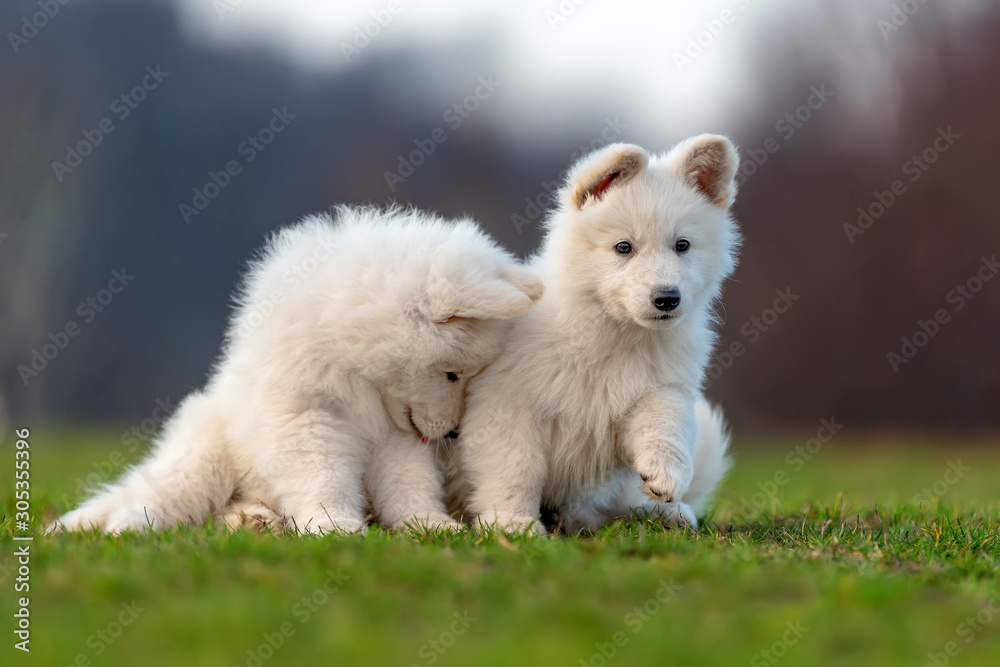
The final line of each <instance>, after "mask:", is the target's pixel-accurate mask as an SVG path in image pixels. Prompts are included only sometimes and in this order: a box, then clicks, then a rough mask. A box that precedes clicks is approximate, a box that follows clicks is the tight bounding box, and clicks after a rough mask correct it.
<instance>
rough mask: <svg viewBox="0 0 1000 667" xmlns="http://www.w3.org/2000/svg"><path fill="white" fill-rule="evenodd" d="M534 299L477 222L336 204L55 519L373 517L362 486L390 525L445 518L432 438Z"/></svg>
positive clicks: (300, 522) (111, 526) (521, 272)
mask: <svg viewBox="0 0 1000 667" xmlns="http://www.w3.org/2000/svg"><path fill="white" fill-rule="evenodd" d="M540 294H541V283H540V282H539V280H538V279H537V278H536V277H535V275H534V274H532V273H531V272H529V271H527V270H526V269H524V268H522V267H521V266H520V265H519V264H518V262H517V261H516V260H515V259H514V258H513V257H512V256H511V255H510V254H509V253H507V252H505V251H503V250H501V249H500V248H499V247H498V246H497V245H496V244H495V243H494V242H493V241H492V240H490V238H489V237H487V236H486V235H485V234H484V233H483V232H482V231H481V230H480V229H479V228H478V227H477V226H476V225H475V224H474V223H472V222H470V221H459V222H454V223H453V222H446V221H444V220H441V219H439V218H436V217H434V216H431V215H429V214H426V213H421V212H418V211H412V210H411V211H401V210H398V209H394V210H391V211H388V212H385V213H383V212H380V211H377V210H374V209H352V208H347V207H343V208H340V209H338V210H337V212H336V220H333V219H331V218H330V217H329V216H313V217H310V218H307V219H306V220H304V221H303V222H301V223H300V224H298V225H295V226H292V227H289V228H287V229H284V230H282V231H280V232H278V233H277V234H275V235H274V236H273V237H272V238H271V239H270V241H269V242H268V244H267V246H266V247H265V249H264V251H263V252H262V253H261V256H260V257H259V259H257V260H256V261H255V262H253V263H252V265H251V268H250V271H249V274H248V275H247V278H246V281H245V284H244V287H243V290H242V292H241V293H240V296H239V306H238V308H237V310H236V312H235V314H234V316H233V319H232V322H231V325H230V328H229V332H228V336H227V340H226V344H225V348H224V351H223V354H222V357H221V359H220V360H219V362H218V365H217V367H216V369H215V371H214V373H213V374H212V376H211V377H210V379H209V381H208V384H207V385H206V387H205V388H204V389H203V390H201V391H196V392H194V393H192V394H191V395H189V396H188V397H187V398H186V399H185V400H184V401H183V402H182V403H181V405H180V407H179V408H178V410H177V413H176V414H175V415H174V416H173V417H172V418H171V419H170V421H169V422H168V424H167V426H166V429H165V430H164V432H163V434H162V435H161V436H160V437H159V438H158V439H157V441H156V443H155V445H154V450H153V452H152V453H151V455H150V456H149V457H148V458H147V459H146V460H145V461H144V462H142V463H141V464H140V465H138V466H137V467H135V468H133V469H132V470H130V471H129V472H128V473H126V474H125V475H124V476H123V477H122V479H120V480H119V481H118V482H116V483H114V484H112V485H110V486H109V487H107V488H105V489H104V490H103V491H101V492H99V493H98V494H97V495H96V496H94V497H93V498H91V499H90V500H88V501H86V502H85V503H84V504H83V505H82V506H81V507H79V508H78V509H76V510H74V511H72V512H69V513H68V514H66V515H65V516H63V517H62V518H61V519H59V521H58V522H57V523H56V524H55V527H57V528H59V527H61V528H65V529H70V530H76V529H86V528H90V527H96V528H100V529H103V530H106V531H108V532H117V531H121V530H127V529H140V530H141V529H146V528H147V527H150V526H152V527H168V526H170V525H172V524H174V523H175V522H178V521H184V522H191V523H200V522H202V521H203V520H204V519H205V518H206V517H207V515H208V514H209V513H211V512H221V511H223V510H225V509H226V508H227V506H228V505H229V503H230V500H231V499H232V498H233V497H234V494H236V495H237V496H238V497H239V498H242V499H243V500H244V502H247V501H249V502H251V503H255V504H256V505H257V506H259V505H263V506H264V507H265V508H271V509H273V510H275V511H276V512H278V513H279V514H281V515H284V516H285V517H286V518H287V519H288V521H289V522H290V523H293V524H294V525H295V526H297V527H298V528H299V529H300V530H304V531H308V532H325V531H331V530H344V531H356V530H360V529H362V528H363V526H364V522H365V513H366V507H367V504H368V499H370V500H371V503H372V505H373V506H374V509H375V513H376V515H377V516H378V518H379V519H380V520H381V521H382V522H383V523H385V524H386V525H389V526H399V525H401V524H403V523H406V522H416V523H422V524H427V525H452V524H454V523H455V522H454V521H453V520H452V519H451V518H450V517H449V516H448V515H447V513H446V510H445V506H444V503H443V499H442V493H443V490H442V487H441V479H440V475H439V472H438V469H437V466H436V465H435V457H434V454H435V452H434V448H433V445H429V444H428V441H429V440H431V439H436V438H442V437H446V436H448V435H449V434H450V433H451V432H452V431H454V430H455V429H457V428H458V424H459V420H460V418H461V415H462V411H463V407H464V406H463V403H464V393H465V386H466V383H467V382H468V380H469V378H470V377H472V376H473V375H475V374H476V373H478V372H480V370H481V369H482V368H483V367H484V366H485V365H486V364H488V363H489V362H490V361H492V360H493V359H494V358H495V357H496V356H497V354H499V352H500V351H501V350H502V347H503V342H504V339H505V334H506V331H507V329H508V325H509V323H510V320H512V319H513V318H516V317H518V316H520V315H523V314H524V313H525V312H527V311H528V309H529V307H530V306H531V302H532V300H533V299H536V298H538V296H539V295H540ZM452 435H453V434H452ZM366 491H367V494H366ZM265 511H266V510H265Z"/></svg>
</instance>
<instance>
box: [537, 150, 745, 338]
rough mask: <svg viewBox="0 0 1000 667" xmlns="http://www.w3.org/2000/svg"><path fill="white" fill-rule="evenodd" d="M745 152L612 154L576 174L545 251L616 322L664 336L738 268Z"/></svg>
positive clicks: (599, 155) (589, 159) (583, 164)
mask: <svg viewBox="0 0 1000 667" xmlns="http://www.w3.org/2000/svg"><path fill="white" fill-rule="evenodd" d="M737 164H738V157H737V154H736V149H735V148H734V147H733V145H732V143H731V142H730V141H729V140H728V139H726V138H725V137H721V136H716V135H700V136H697V137H694V138H692V139H688V140H686V141H684V142H681V143H680V144H679V145H677V146H676V147H674V149H673V150H671V151H670V152H669V153H668V154H666V155H662V156H650V155H648V154H647V153H646V151H644V150H643V149H642V148H640V147H638V146H634V145H631V144H612V145H610V146H607V147H605V148H603V149H600V150H598V151H595V152H594V153H591V154H590V155H588V156H586V157H584V158H583V159H582V160H580V161H579V162H578V163H577V164H576V165H574V166H573V167H572V169H571V170H570V172H569V176H568V179H567V183H566V185H565V187H564V188H563V190H562V192H561V202H560V211H559V212H558V213H557V215H556V216H554V218H553V219H552V223H551V231H550V235H549V238H548V239H547V244H548V246H547V248H546V251H547V252H549V253H551V254H550V255H549V256H550V257H551V256H553V255H554V256H555V257H556V258H557V259H556V267H555V270H556V271H557V274H558V275H559V277H560V280H561V281H562V282H567V281H568V282H569V283H570V285H571V287H572V288H573V289H574V291H576V292H577V293H582V294H587V295H591V296H592V297H593V298H596V299H597V300H598V301H599V304H600V307H601V309H602V310H603V311H604V312H605V313H607V314H608V315H609V316H611V317H613V318H615V319H616V320H620V321H623V322H630V323H634V324H636V325H639V326H642V327H646V328H651V329H657V328H667V327H671V326H674V325H676V324H677V323H678V322H679V321H681V320H682V319H683V318H684V317H685V316H686V315H688V314H690V313H692V312H695V311H698V310H700V309H705V308H708V307H709V306H710V304H711V303H712V301H713V300H714V299H715V298H716V297H717V296H718V295H719V293H720V290H721V286H722V281H723V280H724V279H725V278H726V277H727V276H728V275H730V274H731V273H732V271H733V269H734V267H735V254H736V251H737V250H738V247H739V242H740V237H739V233H738V231H737V229H736V225H735V223H734V222H733V220H732V218H731V217H730V215H729V209H730V207H731V206H732V204H733V200H734V198H735V195H736V185H735V182H734V177H735V174H736V168H737Z"/></svg>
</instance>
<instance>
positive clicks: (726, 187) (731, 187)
mask: <svg viewBox="0 0 1000 667" xmlns="http://www.w3.org/2000/svg"><path fill="white" fill-rule="evenodd" d="M667 160H668V161H669V162H670V165H671V168H672V169H673V171H674V173H675V174H677V175H678V176H680V177H681V178H683V179H684V181H685V182H686V183H687V184H688V185H690V186H691V187H693V188H695V189H696V190H698V191H699V192H701V193H702V194H703V195H705V196H706V197H708V200H709V201H710V202H712V203H713V204H715V205H716V206H718V207H719V208H729V207H730V206H732V205H733V201H734V200H735V199H736V182H735V180H734V179H735V177H736V168H737V167H738V166H739V162H740V158H739V156H738V155H737V153H736V147H735V146H733V143H732V142H731V141H729V139H727V138H726V137H723V136H719V135H717V134H700V135H698V136H697V137H692V138H691V139H687V140H686V141H682V142H681V143H679V144H677V146H675V147H674V149H673V150H672V151H670V155H668V156H667Z"/></svg>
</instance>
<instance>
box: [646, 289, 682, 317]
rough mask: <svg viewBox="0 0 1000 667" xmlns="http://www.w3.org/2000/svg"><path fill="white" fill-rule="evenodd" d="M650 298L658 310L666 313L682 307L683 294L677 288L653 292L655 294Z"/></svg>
mask: <svg viewBox="0 0 1000 667" xmlns="http://www.w3.org/2000/svg"><path fill="white" fill-rule="evenodd" d="M649 298H650V299H651V300H652V302H653V305H654V306H656V309H657V310H662V311H663V312H665V313H669V312H670V311H671V310H673V309H674V308H676V307H677V306H679V305H681V292H680V290H678V289H677V288H676V287H670V288H668V289H656V290H653V294H652V295H651V296H650V297H649Z"/></svg>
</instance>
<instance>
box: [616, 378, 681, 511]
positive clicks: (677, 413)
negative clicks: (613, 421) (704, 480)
mask: <svg viewBox="0 0 1000 667" xmlns="http://www.w3.org/2000/svg"><path fill="white" fill-rule="evenodd" d="M697 434H698V426H697V422H696V421H695V415H694V396H693V394H690V393H689V392H687V391H685V390H684V389H683V388H681V387H663V388H661V389H660V390H659V391H657V392H655V393H651V394H647V395H646V396H644V397H643V398H642V399H640V400H639V402H638V403H637V404H636V406H635V408H633V410H632V413H631V414H630V415H629V418H628V420H627V421H626V424H625V430H624V433H623V438H624V443H623V444H624V448H625V450H626V451H627V453H628V454H630V455H631V457H632V465H633V468H634V469H635V471H636V472H637V473H639V477H640V478H641V479H642V486H641V487H640V488H641V489H642V491H643V492H644V493H645V494H646V495H647V496H649V498H650V499H652V500H655V501H657V502H660V503H675V502H680V500H681V498H682V497H683V496H684V493H685V492H686V491H687V489H688V487H689V486H690V485H691V478H692V477H693V476H694V445H695V439H696V437H697Z"/></svg>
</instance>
